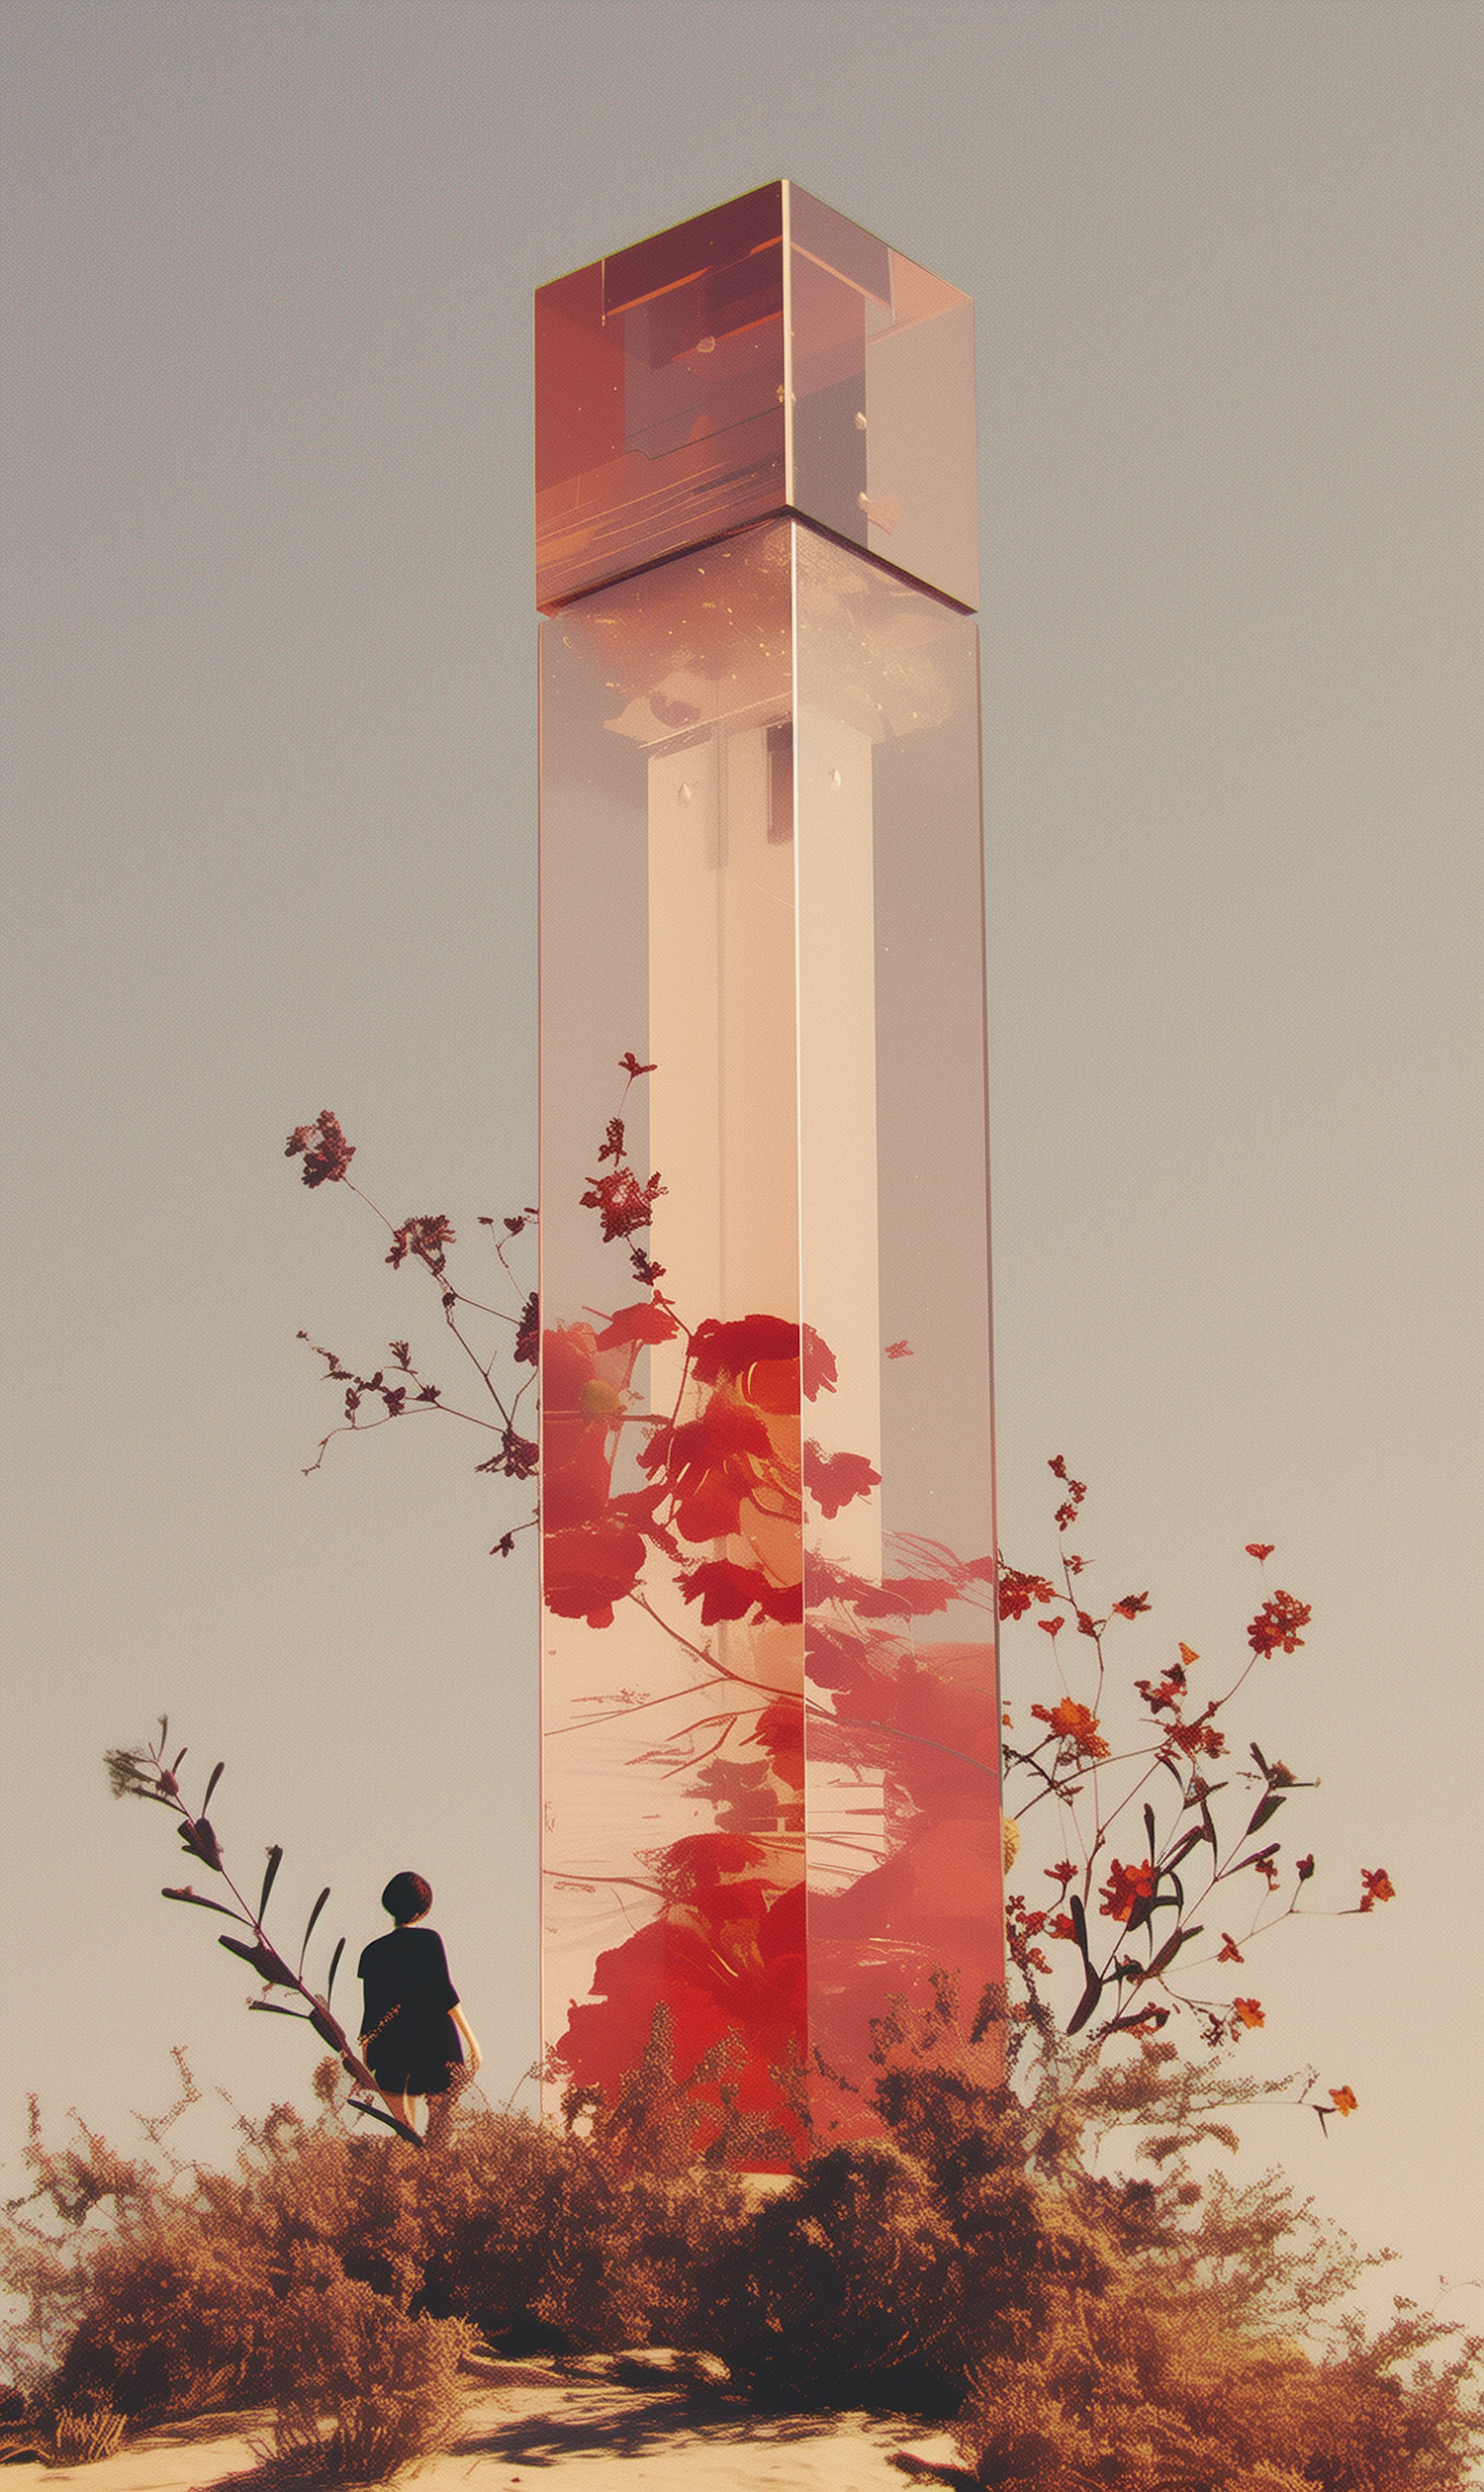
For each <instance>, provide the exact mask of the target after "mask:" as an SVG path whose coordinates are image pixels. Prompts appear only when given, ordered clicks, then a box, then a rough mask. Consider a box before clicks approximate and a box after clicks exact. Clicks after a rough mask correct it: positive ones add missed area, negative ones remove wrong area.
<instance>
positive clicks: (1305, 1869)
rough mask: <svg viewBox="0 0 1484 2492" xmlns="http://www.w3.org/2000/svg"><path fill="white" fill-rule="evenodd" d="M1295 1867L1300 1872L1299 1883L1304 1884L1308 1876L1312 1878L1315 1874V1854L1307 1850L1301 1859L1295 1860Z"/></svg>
mask: <svg viewBox="0 0 1484 2492" xmlns="http://www.w3.org/2000/svg"><path fill="white" fill-rule="evenodd" d="M1294 1867H1295V1868H1296V1870H1297V1871H1298V1874H1299V1885H1300V1886H1302V1885H1303V1883H1304V1880H1305V1879H1306V1878H1312V1877H1313V1875H1314V1854H1313V1853H1312V1852H1307V1853H1306V1854H1305V1855H1304V1858H1303V1859H1302V1860H1301V1861H1295V1863H1294Z"/></svg>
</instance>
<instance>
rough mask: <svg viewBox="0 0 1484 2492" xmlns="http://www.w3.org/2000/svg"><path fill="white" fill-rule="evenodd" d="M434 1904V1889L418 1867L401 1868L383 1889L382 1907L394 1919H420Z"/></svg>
mask: <svg viewBox="0 0 1484 2492" xmlns="http://www.w3.org/2000/svg"><path fill="white" fill-rule="evenodd" d="M431 1905H432V1889H431V1887H430V1886H429V1885H428V1883H427V1880H426V1879H425V1878H419V1877H418V1875H417V1871H416V1869H399V1871H398V1872H397V1875H396V1877H395V1878H393V1879H390V1880H389V1881H388V1883H387V1885H386V1887H385V1888H384V1889H383V1891H382V1898H381V1907H382V1910H383V1911H384V1912H390V1913H391V1915H392V1918H393V1920H394V1921H420V1920H421V1918H422V1915H423V1913H424V1912H426V1911H428V1910H430V1908H431Z"/></svg>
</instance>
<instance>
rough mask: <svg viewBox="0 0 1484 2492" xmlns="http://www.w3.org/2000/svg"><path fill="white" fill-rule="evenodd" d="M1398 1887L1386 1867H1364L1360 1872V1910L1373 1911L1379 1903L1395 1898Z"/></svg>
mask: <svg viewBox="0 0 1484 2492" xmlns="http://www.w3.org/2000/svg"><path fill="white" fill-rule="evenodd" d="M1395 1896H1396V1889H1395V1887H1394V1886H1393V1885H1392V1883H1391V1880H1390V1879H1389V1878H1388V1877H1387V1875H1386V1872H1385V1870H1384V1869H1362V1870H1361V1872H1360V1907H1359V1908H1360V1910H1361V1911H1362V1912H1373V1911H1374V1910H1375V1907H1376V1905H1377V1904H1378V1903H1390V1902H1392V1901H1393V1900H1394V1899H1395Z"/></svg>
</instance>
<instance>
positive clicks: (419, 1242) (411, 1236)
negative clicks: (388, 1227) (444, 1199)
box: [386, 1212, 458, 1278]
mask: <svg viewBox="0 0 1484 2492" xmlns="http://www.w3.org/2000/svg"><path fill="white" fill-rule="evenodd" d="M457 1244H458V1241H457V1239H456V1238H455V1236H454V1234H453V1231H452V1229H451V1228H450V1227H449V1225H448V1223H447V1221H446V1220H445V1219H444V1217H443V1214H442V1213H441V1212H430V1213H428V1214H426V1215H425V1216H424V1217H423V1218H422V1219H420V1220H405V1221H404V1222H403V1224H402V1227H401V1228H400V1229H394V1230H393V1232H392V1245H391V1248H390V1251H389V1252H388V1255H387V1258H386V1259H387V1261H388V1262H389V1263H390V1264H391V1266H392V1269H393V1271H394V1272H395V1271H397V1270H398V1269H399V1267H400V1266H401V1265H402V1264H403V1263H404V1262H405V1261H406V1260H407V1257H408V1256H409V1255H410V1254H412V1255H416V1257H417V1261H418V1262H419V1263H425V1264H426V1265H427V1268H428V1270H429V1271H430V1272H431V1273H432V1274H433V1275H434V1277H435V1278H437V1277H440V1276H441V1274H442V1272H443V1270H444V1267H445V1265H446V1264H447V1261H448V1254H447V1248H448V1247H449V1246H456V1245H457Z"/></svg>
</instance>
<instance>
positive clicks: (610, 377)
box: [536, 181, 978, 613]
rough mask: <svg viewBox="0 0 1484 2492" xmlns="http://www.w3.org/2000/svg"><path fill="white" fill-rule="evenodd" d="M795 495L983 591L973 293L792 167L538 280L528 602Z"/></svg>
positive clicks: (885, 556) (887, 557)
mask: <svg viewBox="0 0 1484 2492" xmlns="http://www.w3.org/2000/svg"><path fill="white" fill-rule="evenodd" d="M786 513H791V514H793V515H795V516H797V517H799V518H801V519H805V520H808V521H810V522H811V523H812V524H813V525H814V526H816V527H819V528H823V529H825V530H827V531H828V533H829V534H830V535H831V536H834V537H836V538H838V539H839V540H840V541H842V542H843V543H845V544H849V545H852V546H855V547H858V548H859V549H860V551H862V552H863V553H866V554H869V555H871V556H873V557H874V558H875V559H876V560H877V561H879V562H881V563H883V564H885V565H887V566H888V567H889V568H890V569H891V570H893V571H896V572H899V573H901V574H902V575H904V576H905V577H906V578H908V579H910V580H913V581H916V582H917V583H918V584H919V585H920V586H921V587H923V588H926V589H930V590H931V591H933V592H934V594H935V595H937V596H939V597H943V598H946V599H948V600H950V602H951V603H953V604H955V605H958V606H961V607H963V608H965V609H972V608H973V607H974V605H975V604H976V602H977V599H978V513H977V492H976V461H975V432H974V306H973V304H972V302H971V300H970V298H969V296H968V295H966V294H962V293H960V291H959V290H958V288H957V287H955V286H950V285H947V284H945V283H944V281H943V279H942V278H939V277H934V276H931V275H930V274H929V273H928V271H927V270H926V269H925V268H920V267H918V265H917V264H916V262H915V261H913V260H909V259H906V258H904V257H903V256H902V254H901V253H900V252H899V251H893V250H891V249H889V248H888V247H887V245H886V244H885V243H884V242H881V241H878V239H877V237H876V236H875V234H872V233H868V232H867V231H865V229H864V228H863V227H861V226H858V225H853V224H852V223H851V222H850V220H849V219H848V218H846V217H842V216H840V215H838V214H837V213H836V211H835V210H834V209H832V208H827V207H825V206H824V204H823V202H822V201H820V200H817V199H814V198H812V197H811V196H810V194H809V193H808V192H807V191H804V190H800V189H799V188H798V186H797V184H796V183H794V182H785V181H779V182H768V183H765V184H764V186H763V187H762V188H761V189H760V190H754V191H748V192H747V193H746V194H745V195H744V196H743V197H742V198H740V199H733V200H729V201H727V203H726V204H725V205H724V206H723V207H720V208H713V209H711V210H709V211H708V212H707V213H706V214H705V215H704V216H700V217H692V218H690V219H689V220H688V221H687V223H686V224H684V225H678V226H672V227H671V228H670V229H669V231H667V232H664V233H656V234H653V235H651V236H650V238H649V239H648V240H647V241H644V242H636V243H634V244H633V245H631V246H630V248H628V249H627V250H622V251H616V252H613V253H612V254H611V255H610V256H609V257H607V258H605V259H599V260H594V261H593V262H592V263H591V265H590V266H588V267H586V268H578V269H574V270H573V272H572V274H571V275H570V276H566V277H559V278H557V279H556V280H555V281H554V283H552V284H551V285H548V286H542V287H541V288H540V289H539V290H538V292H537V295H536V602H537V604H538V605H539V606H540V607H541V608H542V609H543V610H544V611H546V612H548V613H549V612H552V611H554V610H555V609H556V608H557V607H559V606H561V605H565V604H567V603H568V602H569V601H570V600H572V599H573V598H578V597H583V596H586V595H587V593H588V592H589V591H590V590H592V589H597V588H602V587H604V586H606V585H607V584H608V583H609V582H612V581H615V580H620V579H623V578H625V577H626V576H627V575H628V574H630V573H632V572H636V571H641V570H644V569H645V568H647V567H648V566H649V565H650V564H653V563H657V562H663V561H665V560H667V559H668V558H669V557H670V556H671V555H674V554H680V553H685V552H688V551H691V550H693V549H695V548H696V547H699V546H702V545H706V544H711V543H713V542H714V541H715V540H716V539H717V538H719V537H723V536H728V535H731V534H733V533H734V532H735V531H736V530H738V529H740V528H744V527H750V526H753V525H755V524H756V523H757V522H758V521H760V520H763V519H770V518H777V517H781V516H783V515H784V514H786Z"/></svg>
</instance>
